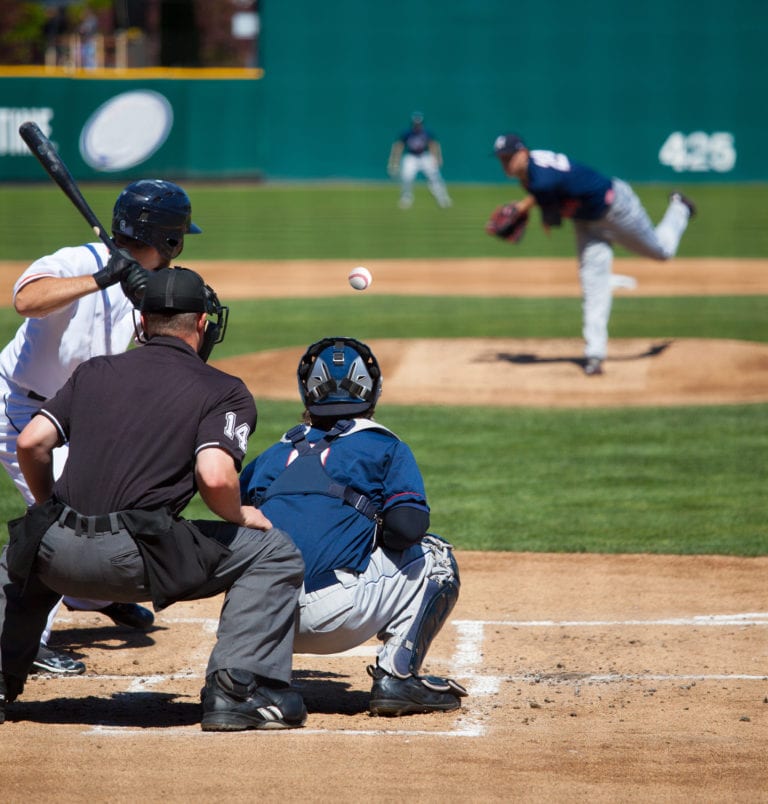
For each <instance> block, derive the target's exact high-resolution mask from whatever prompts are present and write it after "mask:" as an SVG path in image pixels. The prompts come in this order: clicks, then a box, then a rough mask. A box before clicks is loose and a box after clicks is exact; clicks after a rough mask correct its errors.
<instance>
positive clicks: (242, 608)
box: [0, 521, 304, 683]
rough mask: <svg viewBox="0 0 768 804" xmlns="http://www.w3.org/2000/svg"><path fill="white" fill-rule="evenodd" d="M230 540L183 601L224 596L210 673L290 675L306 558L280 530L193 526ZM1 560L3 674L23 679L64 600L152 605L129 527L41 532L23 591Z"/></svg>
mask: <svg viewBox="0 0 768 804" xmlns="http://www.w3.org/2000/svg"><path fill="white" fill-rule="evenodd" d="M194 524H195V525H197V526H198V527H199V528H200V530H202V531H203V532H204V533H206V535H208V536H211V537H213V538H216V539H217V541H220V542H222V543H224V544H226V545H227V546H228V547H229V548H230V550H231V553H230V555H228V556H226V557H225V558H224V559H223V560H222V561H221V563H220V564H219V566H218V567H217V568H216V570H215V572H214V574H213V575H212V576H211V577H210V578H209V579H208V581H207V582H206V583H204V584H203V585H202V586H201V587H200V588H198V589H196V590H194V591H193V592H192V593H191V594H189V595H188V596H187V599H190V600H194V599H199V598H204V597H210V596H212V595H216V594H219V593H220V592H225V596H224V605H223V607H222V610H221V615H220V619H219V627H218V630H217V634H216V636H217V641H216V644H215V646H214V648H213V652H212V653H211V656H210V659H209V662H208V668H207V670H206V674H209V673H212V672H214V671H215V670H220V669H224V668H240V669H242V670H249V671H250V672H252V673H255V674H257V675H258V676H262V677H264V678H268V679H274V680H276V681H281V682H285V683H288V682H290V679H291V666H292V653H293V636H294V625H295V617H296V606H297V601H298V595H299V590H300V588H301V582H302V578H303V572H304V563H303V561H302V558H301V553H300V552H299V550H298V549H297V548H296V546H295V545H294V544H293V542H292V541H291V540H290V538H289V537H288V536H287V534H285V533H283V532H282V531H280V530H277V529H272V530H269V531H266V532H262V531H257V530H251V529H249V528H242V527H237V526H236V525H233V524H230V523H226V522H208V521H199V522H195V523H194ZM20 592H21V590H20V588H19V586H18V584H15V583H13V582H11V581H10V580H9V578H8V571H7V565H6V559H5V551H3V555H2V559H0V622H1V625H0V662H1V663H2V664H1V666H2V670H3V672H4V673H7V674H9V675H13V676H16V677H17V678H19V679H22V680H24V679H26V676H27V674H28V672H29V670H30V668H31V666H32V662H33V661H34V658H35V655H36V653H37V648H38V644H39V641H40V634H41V633H42V630H43V628H44V627H45V622H46V618H47V616H48V611H49V610H50V607H51V605H52V603H55V601H56V599H57V598H58V596H59V595H71V596H74V597H98V598H104V599H107V600H116V601H120V602H140V601H147V600H150V598H151V596H150V591H149V587H148V586H147V581H146V573H145V571H144V562H143V560H142V558H141V555H140V553H139V550H138V548H137V546H136V543H135V542H134V540H133V539H132V538H131V535H130V534H129V533H128V532H127V531H125V530H124V529H120V530H118V531H117V532H116V533H111V532H108V533H95V534H92V535H90V536H89V535H88V534H87V533H81V534H79V535H76V534H75V532H74V531H73V530H72V529H71V528H67V527H64V526H62V525H60V524H58V523H54V524H53V525H52V526H51V527H50V528H49V529H48V531H47V532H46V534H45V536H43V540H42V542H41V544H40V550H39V553H38V558H37V563H36V567H35V574H34V575H33V576H32V577H31V578H30V580H29V583H28V587H27V591H26V592H25V594H24V596H23V597H21V595H20Z"/></svg>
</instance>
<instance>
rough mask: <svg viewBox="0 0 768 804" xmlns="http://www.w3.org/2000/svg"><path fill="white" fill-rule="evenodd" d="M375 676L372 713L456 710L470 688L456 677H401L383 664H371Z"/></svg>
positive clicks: (371, 675)
mask: <svg viewBox="0 0 768 804" xmlns="http://www.w3.org/2000/svg"><path fill="white" fill-rule="evenodd" d="M366 669H367V670H368V675H369V676H370V677H371V678H372V679H373V686H372V687H371V700H370V703H369V704H368V709H369V711H370V713H371V714H372V715H386V716H389V717H399V716H400V715H413V714H425V713H427V712H452V711H454V710H455V709H459V708H460V707H461V699H462V698H464V697H465V696H466V695H467V691H466V689H464V687H462V686H461V684H459V683H458V682H457V681H454V680H453V679H452V678H440V677H439V676H408V677H407V678H397V677H396V676H392V675H390V674H389V673H387V672H386V671H385V670H382V669H381V668H380V667H374V666H373V665H368V667H367V668H366Z"/></svg>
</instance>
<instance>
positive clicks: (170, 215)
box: [112, 179, 201, 262]
mask: <svg viewBox="0 0 768 804" xmlns="http://www.w3.org/2000/svg"><path fill="white" fill-rule="evenodd" d="M191 216H192V205H191V204H190V201H189V197H188V196H187V194H186V193H185V192H184V190H182V189H181V187H179V185H178V184H174V183H173V182H171V181H163V180H161V179H140V180H139V181H135V182H133V183H132V184H129V185H128V186H127V187H126V188H125V189H124V190H123V191H122V192H121V193H120V195H119V196H118V197H117V201H116V202H115V208H114V210H113V212H112V234H114V235H117V234H122V235H125V236H126V237H132V238H133V239H134V240H140V241H141V242H142V243H146V244H147V245H148V246H152V247H154V248H156V249H157V250H158V251H159V252H160V254H162V256H163V258H164V259H165V260H167V261H168V262H170V261H171V260H172V259H174V257H178V256H179V254H181V250H182V248H184V235H185V234H198V233H199V232H200V231H201V229H200V228H199V227H198V226H195V224H194V223H192V218H191Z"/></svg>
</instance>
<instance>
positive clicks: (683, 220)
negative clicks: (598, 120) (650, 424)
mask: <svg viewBox="0 0 768 804" xmlns="http://www.w3.org/2000/svg"><path fill="white" fill-rule="evenodd" d="M493 150H494V153H495V154H496V156H497V157H498V159H499V163H500V164H501V167H502V170H503V171H504V173H506V175H507V176H509V177H510V178H516V179H518V181H519V182H520V184H521V185H522V186H523V187H524V188H525V190H527V191H528V195H527V196H526V197H525V198H523V199H522V200H521V201H517V202H515V203H513V204H505V205H504V206H503V207H500V208H499V209H498V210H496V211H495V212H494V213H493V215H492V217H491V219H490V220H489V221H488V223H487V224H486V230H487V231H488V232H489V233H490V234H493V235H496V236H498V237H502V238H504V239H506V240H509V241H511V242H513V243H518V242H520V239H521V238H522V236H523V233H524V232H525V226H526V223H527V220H528V216H529V214H530V211H531V209H532V208H533V207H534V206H535V205H536V204H538V206H539V207H540V208H541V217H542V223H543V224H544V227H545V228H548V227H550V226H559V225H560V224H561V223H562V219H563V218H572V219H573V225H574V228H575V230H576V247H577V250H578V255H579V281H580V282H581V292H582V302H583V303H582V309H583V327H582V333H583V337H584V361H583V366H584V372H585V373H586V374H587V375H589V376H594V375H599V374H602V373H603V361H604V360H605V357H606V354H607V351H608V320H609V318H610V315H611V303H612V300H613V286H612V282H611V271H612V267H613V244H614V243H618V244H619V245H620V246H623V247H624V248H626V249H628V250H630V251H632V252H634V253H635V254H639V255H641V256H643V257H650V258H651V259H653V260H668V259H670V258H672V257H674V256H675V254H676V253H677V248H678V245H679V244H680V239H681V238H682V236H683V233H684V232H685V230H686V228H687V227H688V222H689V221H690V219H691V218H692V217H693V215H694V214H695V211H696V210H695V207H694V205H693V203H692V202H691V201H690V199H688V198H686V197H685V196H684V195H681V194H680V193H677V192H675V193H672V194H671V195H670V196H669V205H668V206H667V210H666V212H665V213H664V217H663V218H662V219H661V221H660V222H659V224H658V225H657V226H656V227H654V226H653V224H652V223H651V220H650V218H649V216H648V213H647V212H646V211H645V209H644V207H643V205H642V203H641V202H640V199H639V198H638V197H637V195H636V194H635V192H634V191H633V190H632V188H631V187H630V186H629V185H628V184H627V183H626V182H624V181H622V180H621V179H617V178H608V177H607V176H604V175H602V174H601V173H598V172H597V171H595V170H593V169H592V168H589V167H587V166H586V165H581V164H579V163H577V162H572V161H571V160H570V158H569V157H567V156H566V155H565V154H561V153H555V152H553V151H538V150H537V151H529V150H528V148H527V146H526V144H525V143H524V142H523V140H522V139H521V138H520V137H519V136H518V135H517V134H501V135H499V136H498V137H496V141H495V143H494V146H493Z"/></svg>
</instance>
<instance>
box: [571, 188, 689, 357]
mask: <svg viewBox="0 0 768 804" xmlns="http://www.w3.org/2000/svg"><path fill="white" fill-rule="evenodd" d="M613 189H614V192H615V198H614V201H613V204H612V205H611V207H610V209H609V210H608V212H607V214H606V215H605V216H604V217H603V218H601V219H600V220H597V221H581V220H574V225H575V229H576V246H577V250H578V255H579V281H580V283H581V299H582V334H583V337H584V355H585V357H587V358H589V357H597V358H599V359H600V360H603V359H604V358H605V356H606V354H607V352H608V321H609V319H610V316H611V303H612V301H613V288H612V286H611V272H612V268H613V246H614V244H618V245H620V246H623V247H624V248H626V249H627V250H629V251H632V252H634V253H635V254H639V255H640V256H642V257H649V258H650V259H652V260H668V259H670V258H672V257H674V256H675V254H677V249H678V246H679V245H680V239H681V238H682V236H683V233H684V232H685V230H686V228H687V227H688V220H689V217H690V212H689V210H688V207H687V206H686V205H685V204H683V203H682V201H678V200H676V199H673V200H670V202H669V206H668V207H667V209H666V212H665V213H664V216H663V217H662V219H661V221H660V222H659V224H658V226H656V227H654V226H653V224H652V223H651V219H650V218H649V217H648V213H647V212H646V211H645V208H644V207H643V205H642V203H641V201H640V199H639V198H638V197H637V195H636V194H635V192H634V190H632V188H631V187H630V186H629V185H628V184H627V183H626V182H624V181H622V180H621V179H614V180H613Z"/></svg>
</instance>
